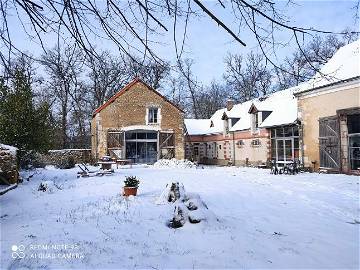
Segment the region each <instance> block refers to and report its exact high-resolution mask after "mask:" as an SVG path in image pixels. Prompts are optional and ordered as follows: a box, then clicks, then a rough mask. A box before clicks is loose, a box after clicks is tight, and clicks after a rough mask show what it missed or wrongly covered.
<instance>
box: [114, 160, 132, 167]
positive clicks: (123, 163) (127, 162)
mask: <svg viewBox="0 0 360 270" xmlns="http://www.w3.org/2000/svg"><path fill="white" fill-rule="evenodd" d="M132 164H133V161H132V159H117V160H116V168H119V165H120V166H123V165H130V168H132Z"/></svg>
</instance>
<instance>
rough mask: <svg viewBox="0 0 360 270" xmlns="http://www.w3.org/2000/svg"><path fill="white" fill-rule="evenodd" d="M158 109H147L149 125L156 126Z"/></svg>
mask: <svg viewBox="0 0 360 270" xmlns="http://www.w3.org/2000/svg"><path fill="white" fill-rule="evenodd" d="M158 111H159V109H158V108H149V112H148V122H149V124H157V123H158V121H159V119H158V118H159V117H158V116H159V115H158Z"/></svg>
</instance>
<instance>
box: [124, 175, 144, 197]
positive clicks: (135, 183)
mask: <svg viewBox="0 0 360 270" xmlns="http://www.w3.org/2000/svg"><path fill="white" fill-rule="evenodd" d="M124 183H125V186H124V192H123V195H124V196H130V195H133V196H136V193H137V189H138V187H139V183H140V181H139V180H138V179H137V178H136V176H126V178H125V181H124Z"/></svg>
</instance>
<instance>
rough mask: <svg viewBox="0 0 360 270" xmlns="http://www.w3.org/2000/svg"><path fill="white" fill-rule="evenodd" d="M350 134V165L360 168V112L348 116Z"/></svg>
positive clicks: (352, 168) (353, 168) (353, 167)
mask: <svg viewBox="0 0 360 270" xmlns="http://www.w3.org/2000/svg"><path fill="white" fill-rule="evenodd" d="M347 125H348V134H349V161H350V162H349V163H350V164H349V165H350V169H351V170H359V169H360V114H353V115H349V116H348V118H347Z"/></svg>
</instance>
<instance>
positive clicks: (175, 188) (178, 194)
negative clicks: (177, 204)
mask: <svg viewBox="0 0 360 270" xmlns="http://www.w3.org/2000/svg"><path fill="white" fill-rule="evenodd" d="M176 200H181V201H183V200H186V193H185V188H184V185H183V184H182V183H168V184H166V187H165V189H164V190H163V192H161V194H160V196H159V197H158V198H157V200H156V201H155V203H156V204H167V203H170V202H174V201H176Z"/></svg>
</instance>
